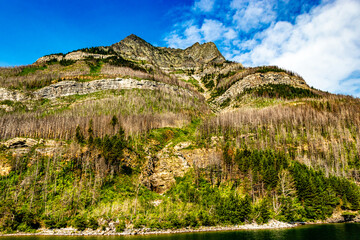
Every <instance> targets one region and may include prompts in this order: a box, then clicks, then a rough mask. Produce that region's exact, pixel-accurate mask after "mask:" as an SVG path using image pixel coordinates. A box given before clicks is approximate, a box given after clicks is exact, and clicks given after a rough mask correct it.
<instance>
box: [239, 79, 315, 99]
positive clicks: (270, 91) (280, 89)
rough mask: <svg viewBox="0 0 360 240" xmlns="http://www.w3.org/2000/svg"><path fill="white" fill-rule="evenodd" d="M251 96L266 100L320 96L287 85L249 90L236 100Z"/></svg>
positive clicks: (245, 90)
mask: <svg viewBox="0 0 360 240" xmlns="http://www.w3.org/2000/svg"><path fill="white" fill-rule="evenodd" d="M246 94H251V95H252V96H255V97H265V98H282V99H294V98H318V97H320V96H319V95H318V94H316V93H314V92H313V91H311V90H309V89H304V88H296V87H293V86H290V85H287V84H272V83H271V84H266V85H262V86H259V87H255V88H247V89H244V91H243V92H242V93H241V94H240V95H238V96H237V98H236V100H238V101H239V100H240V99H241V98H242V97H243V96H244V95H246Z"/></svg>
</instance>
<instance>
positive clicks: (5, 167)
mask: <svg viewBox="0 0 360 240" xmlns="http://www.w3.org/2000/svg"><path fill="white" fill-rule="evenodd" d="M0 138H1V147H0V232H5V233H11V232H17V231H20V232H29V231H30V232H32V231H37V230H38V229H40V228H50V229H53V228H64V227H67V226H68V227H70V226H72V227H74V228H77V229H79V230H84V229H86V228H91V229H102V230H106V229H107V230H109V229H110V230H113V231H116V232H122V231H124V230H126V229H140V228H150V229H153V230H155V229H177V228H185V227H191V228H196V227H199V226H215V225H238V224H243V223H251V222H257V223H266V222H268V221H269V220H270V219H276V220H279V221H284V222H305V221H318V220H321V221H330V220H329V219H337V220H339V219H342V218H341V215H346V216H353V217H355V216H356V215H358V214H359V210H360V186H359V182H360V100H359V99H358V98H353V97H351V96H343V95H335V94H331V93H327V92H322V91H320V90H317V89H313V88H311V87H309V86H308V85H307V84H306V82H305V81H304V79H302V78H301V77H300V76H299V75H297V74H296V73H293V72H291V71H287V70H283V69H281V68H278V67H276V66H262V67H256V68H245V67H243V66H242V65H241V64H240V63H235V62H230V61H226V60H225V58H224V57H223V56H222V55H221V53H220V52H219V51H218V50H217V48H216V46H215V45H214V44H213V43H207V44H202V45H200V44H198V43H197V44H194V45H193V46H191V47H189V48H187V49H185V50H181V49H171V48H162V47H154V46H152V45H150V44H149V43H147V42H145V41H144V40H142V39H140V38H138V37H136V36H134V35H131V36H129V37H127V38H125V39H124V40H122V41H121V42H119V43H117V44H114V45H112V46H109V47H94V48H86V49H80V50H77V51H73V52H70V53H67V54H52V55H48V56H44V57H42V58H40V59H39V60H38V61H37V62H36V63H34V64H32V65H29V66H21V67H12V68H0Z"/></svg>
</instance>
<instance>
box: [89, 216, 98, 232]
mask: <svg viewBox="0 0 360 240" xmlns="http://www.w3.org/2000/svg"><path fill="white" fill-rule="evenodd" d="M87 225H88V227H89V228H91V229H92V230H96V229H98V228H99V223H98V222H97V220H96V219H95V218H89V221H88V224H87Z"/></svg>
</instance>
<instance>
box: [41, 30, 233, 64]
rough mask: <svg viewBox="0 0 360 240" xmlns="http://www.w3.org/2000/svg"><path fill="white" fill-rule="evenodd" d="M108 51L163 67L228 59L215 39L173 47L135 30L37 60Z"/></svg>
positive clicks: (80, 57) (70, 57) (86, 56)
mask: <svg viewBox="0 0 360 240" xmlns="http://www.w3.org/2000/svg"><path fill="white" fill-rule="evenodd" d="M102 55H106V56H102ZM109 55H118V56H121V57H123V58H125V59H129V60H135V61H145V62H146V63H149V64H152V65H154V66H156V67H160V68H199V67H201V66H203V65H204V64H208V63H223V62H225V61H226V59H225V58H224V56H223V55H222V54H221V53H220V51H219V50H218V48H217V47H216V45H215V44H214V43H213V42H208V43H204V44H200V43H195V44H194V45H192V46H190V47H188V48H186V49H173V48H167V47H155V46H153V45H151V44H150V43H148V42H146V41H145V40H144V39H142V38H140V37H138V36H136V35H135V34H131V35H129V36H127V37H126V38H124V39H123V40H121V41H120V42H117V43H115V44H113V45H111V46H108V47H95V48H90V49H89V48H86V49H80V50H76V51H73V52H70V53H67V54H53V55H48V56H44V57H41V58H39V59H38V60H37V63H44V62H47V61H50V60H52V59H55V60H57V61H61V60H75V61H76V60H83V59H85V58H88V57H94V58H107V57H108V56H109Z"/></svg>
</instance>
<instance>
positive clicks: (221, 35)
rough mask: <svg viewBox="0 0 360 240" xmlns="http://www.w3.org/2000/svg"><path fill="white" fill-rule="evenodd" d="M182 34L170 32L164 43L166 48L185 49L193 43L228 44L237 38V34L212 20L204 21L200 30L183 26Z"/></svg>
mask: <svg viewBox="0 0 360 240" xmlns="http://www.w3.org/2000/svg"><path fill="white" fill-rule="evenodd" d="M182 30H183V34H181V33H178V32H176V31H175V32H172V33H170V34H169V36H168V37H167V38H165V41H166V42H167V44H168V46H170V47H175V48H186V47H188V46H190V45H192V44H194V43H195V42H213V41H218V40H223V41H224V42H229V41H230V40H233V39H235V38H236V37H237V33H236V32H235V31H234V30H233V29H232V28H229V27H226V26H225V25H224V24H223V23H222V22H220V21H218V20H213V19H205V20H204V22H203V24H202V25H201V27H200V28H198V27H197V26H195V25H193V24H192V23H191V24H187V25H184V26H183V29H182Z"/></svg>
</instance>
